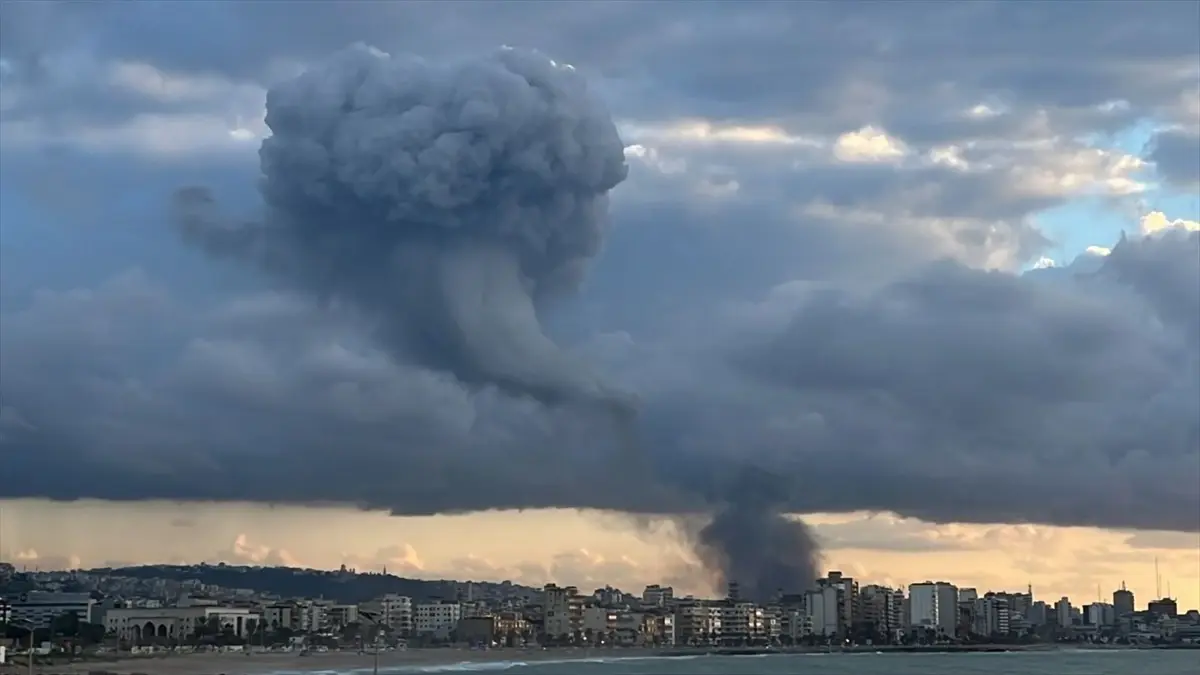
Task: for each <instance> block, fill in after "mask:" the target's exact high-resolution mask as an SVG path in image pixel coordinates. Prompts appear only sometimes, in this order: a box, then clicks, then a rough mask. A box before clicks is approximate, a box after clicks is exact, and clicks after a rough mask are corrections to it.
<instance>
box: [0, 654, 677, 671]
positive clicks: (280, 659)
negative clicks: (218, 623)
mask: <svg viewBox="0 0 1200 675" xmlns="http://www.w3.org/2000/svg"><path fill="white" fill-rule="evenodd" d="M662 652H663V650H654V649H597V650H586V649H551V650H541V649H492V650H488V651H478V650H469V649H410V650H407V651H396V652H383V653H381V654H379V669H380V671H386V670H391V669H395V668H404V667H414V666H415V667H427V666H440V665H454V664H459V663H467V662H469V663H480V662H497V661H525V662H533V661H559V660H562V661H568V660H578V659H590V658H631V657H632V658H637V657H648V656H656V655H662ZM374 663H375V657H374V656H373V655H371V654H359V653H357V652H326V653H324V654H317V653H314V654H310V655H309V656H300V655H299V654H296V653H291V654H288V653H280V654H271V653H265V654H244V653H243V654H236V653H226V654H173V655H159V656H138V657H133V656H131V657H125V658H122V659H117V660H112V661H99V660H89V661H80V662H76V663H62V664H54V665H40V664H39V665H38V666H37V669H36V670H35V671H34V672H35V673H37V675H87V674H88V673H104V674H105V675H137V674H139V673H144V674H145V675H267V674H268V673H278V672H282V673H306V672H314V671H315V672H321V671H335V672H338V671H360V672H361V671H365V672H367V673H370V672H371V669H372V667H373V666H374ZM6 668H7V669H6ZM26 672H27V671H26V670H25V668H24V667H22V666H16V667H14V666H13V665H9V666H0V673H3V674H4V675H10V673H11V674H12V675H24V673H26Z"/></svg>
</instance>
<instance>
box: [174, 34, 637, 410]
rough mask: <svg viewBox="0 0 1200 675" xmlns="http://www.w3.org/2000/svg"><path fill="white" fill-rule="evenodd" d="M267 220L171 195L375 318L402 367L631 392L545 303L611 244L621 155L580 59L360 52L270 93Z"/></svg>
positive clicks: (532, 391) (216, 234)
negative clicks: (235, 216) (586, 360)
mask: <svg viewBox="0 0 1200 675" xmlns="http://www.w3.org/2000/svg"><path fill="white" fill-rule="evenodd" d="M266 123H267V126H268V127H270V129H271V132H272V135H271V136H270V137H269V138H267V139H265V140H264V141H263V143H262V148H261V150H260V151H259V157H260V161H261V168H262V174H263V175H262V184H261V192H262V196H263V198H264V200H265V202H266V205H267V215H266V218H265V220H264V221H263V222H262V223H259V224H253V225H243V226H239V227H235V228H230V227H228V226H223V225H220V224H219V223H220V220H221V219H220V218H217V217H213V211H212V209H213V202H212V199H211V198H210V197H209V196H208V194H207V192H206V191H205V190H203V189H197V188H190V189H185V190H181V191H180V192H179V193H178V194H177V195H176V201H175V205H176V207H177V208H178V215H179V217H180V218H179V220H180V223H181V224H182V225H183V227H184V231H185V234H186V235H187V236H188V237H189V238H192V239H194V240H197V241H199V242H200V243H201V244H202V245H204V246H205V247H206V248H207V249H208V250H209V251H210V252H211V253H214V254H220V255H232V256H236V257H242V258H252V259H254V260H255V261H256V262H258V263H260V264H262V265H264V266H265V267H266V268H267V269H268V270H270V271H271V272H272V273H275V274H278V275H280V276H282V277H284V278H286V279H287V280H288V281H290V282H292V283H294V284H296V285H297V286H298V287H301V288H303V289H305V290H307V291H311V292H314V293H315V294H317V295H318V296H320V297H322V298H336V299H339V300H342V301H345V302H349V303H350V304H352V305H353V306H355V307H356V308H357V309H359V310H360V311H363V312H364V313H366V314H368V315H370V316H371V318H372V319H374V320H375V321H377V322H378V324H379V327H380V333H381V336H382V337H383V338H384V340H385V342H386V343H387V345H388V346H389V347H390V348H392V349H393V351H394V352H396V353H397V354H398V355H400V356H402V357H403V358H407V359H412V360H415V361H417V362H419V363H421V364H423V365H425V366H429V367H432V368H438V369H443V370H446V371H449V372H451V373H453V374H454V375H455V376H457V377H458V378H459V379H460V380H462V381H463V382H464V383H467V384H471V385H495V386H498V387H501V388H503V389H505V390H507V391H509V392H511V393H515V394H518V395H530V396H534V397H536V398H538V399H540V400H542V401H544V402H547V403H553V402H557V401H563V400H593V401H601V402H604V403H608V404H612V403H614V402H620V401H621V400H622V397H621V396H620V395H618V394H616V393H614V392H611V391H609V390H608V389H607V388H605V387H604V386H603V385H602V384H601V383H600V382H599V381H598V380H596V379H595V378H593V377H591V376H590V375H589V374H588V373H587V372H586V370H585V369H584V368H583V367H582V365H581V364H574V363H571V362H570V361H569V358H568V357H567V355H566V354H565V353H563V352H562V350H560V349H559V348H558V347H557V346H556V345H555V344H554V343H553V342H552V341H551V340H550V339H549V338H548V337H546V336H545V334H544V333H543V332H542V329H541V326H540V324H539V321H538V317H537V314H536V311H535V301H536V300H537V299H538V298H539V297H542V296H546V295H548V294H553V293H556V292H561V291H564V290H570V289H571V288H572V287H573V286H574V285H575V284H577V283H578V281H579V280H580V278H581V273H582V270H583V268H584V267H585V265H586V263H587V261H588V260H589V259H590V258H592V257H593V256H594V255H596V253H597V252H598V251H599V249H600V245H601V243H602V240H603V238H604V234H605V230H606V228H607V223H608V205H607V193H608V191H609V190H611V189H612V188H614V187H615V186H616V185H618V184H619V183H620V182H621V181H623V180H624V179H625V177H626V175H627V172H628V167H627V166H626V164H625V156H624V146H623V144H622V142H621V139H620V137H619V136H618V134H617V130H616V127H615V125H614V124H613V122H612V119H611V118H610V116H609V113H608V111H607V110H606V108H605V107H604V106H603V105H602V104H601V103H600V102H599V101H598V100H596V99H595V98H593V97H592V96H591V95H590V94H589V92H588V90H587V88H586V85H585V82H584V80H583V78H582V77H581V76H580V75H579V74H578V73H576V72H575V71H574V69H573V68H571V67H569V66H563V65H559V64H556V63H555V62H553V61H551V60H549V59H547V58H544V57H542V56H539V55H538V54H535V53H530V52H523V51H518V50H512V49H502V50H500V51H498V52H496V53H494V54H492V55H491V56H490V57H487V58H483V59H475V60H468V61H463V62H458V63H453V64H449V65H446V64H433V63H428V62H426V61H423V60H420V59H417V58H414V57H405V58H400V57H392V56H390V55H388V54H385V53H383V52H380V51H378V50H375V49H373V48H370V47H366V46H362V45H357V46H354V47H351V48H349V49H346V50H344V51H342V52H339V53H337V54H335V55H334V56H333V57H332V58H330V59H328V60H327V61H325V62H324V63H322V64H320V65H317V66H316V67H313V68H311V69H310V70H308V71H306V72H304V73H303V74H301V75H300V76H298V77H296V78H295V79H292V80H290V81H286V82H283V83H281V84H279V85H276V86H275V87H273V88H272V89H271V90H270V91H269V92H268V94H267V116H266Z"/></svg>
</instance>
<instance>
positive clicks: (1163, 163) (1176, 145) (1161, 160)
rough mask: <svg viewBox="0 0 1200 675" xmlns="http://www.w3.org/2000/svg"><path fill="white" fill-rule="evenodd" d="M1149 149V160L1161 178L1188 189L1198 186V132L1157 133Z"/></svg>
mask: <svg viewBox="0 0 1200 675" xmlns="http://www.w3.org/2000/svg"><path fill="white" fill-rule="evenodd" d="M1196 123H1197V124H1200V120H1196ZM1149 149H1150V154H1149V159H1150V161H1152V162H1154V165H1155V168H1156V169H1157V170H1158V172H1159V174H1160V175H1161V176H1163V177H1164V178H1166V179H1167V180H1169V181H1171V182H1173V183H1176V184H1178V185H1181V186H1183V187H1185V188H1188V189H1193V190H1194V189H1195V187H1196V186H1200V130H1197V131H1196V132H1188V131H1185V130H1171V131H1163V132H1159V133H1158V134H1156V135H1155V136H1154V140H1153V141H1151V143H1150V148H1149Z"/></svg>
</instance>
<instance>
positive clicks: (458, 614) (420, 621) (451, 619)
mask: <svg viewBox="0 0 1200 675" xmlns="http://www.w3.org/2000/svg"><path fill="white" fill-rule="evenodd" d="M461 618H462V605H459V604H458V603H457V602H431V603H423V604H418V605H414V606H413V632H414V633H416V634H418V635H432V636H434V637H435V638H437V639H446V638H448V637H450V634H451V633H453V632H454V629H455V628H457V627H458V621H459V619H461Z"/></svg>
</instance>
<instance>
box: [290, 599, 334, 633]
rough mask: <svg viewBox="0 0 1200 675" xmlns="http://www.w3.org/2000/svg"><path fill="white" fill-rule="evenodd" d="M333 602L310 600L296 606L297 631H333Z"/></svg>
mask: <svg viewBox="0 0 1200 675" xmlns="http://www.w3.org/2000/svg"><path fill="white" fill-rule="evenodd" d="M332 606H333V603H332V602H328V601H324V600H309V601H307V602H303V603H300V604H298V605H297V606H296V614H297V622H296V629H297V630H299V631H300V632H302V633H324V632H327V631H329V630H330V629H331V626H330V621H329V618H330V617H329V608H330V607H332Z"/></svg>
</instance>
